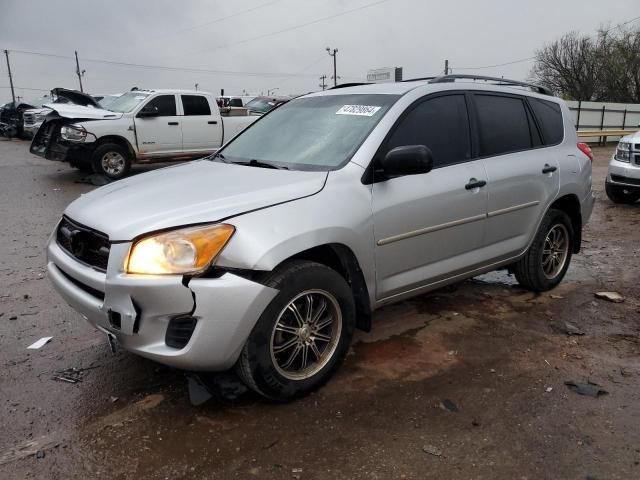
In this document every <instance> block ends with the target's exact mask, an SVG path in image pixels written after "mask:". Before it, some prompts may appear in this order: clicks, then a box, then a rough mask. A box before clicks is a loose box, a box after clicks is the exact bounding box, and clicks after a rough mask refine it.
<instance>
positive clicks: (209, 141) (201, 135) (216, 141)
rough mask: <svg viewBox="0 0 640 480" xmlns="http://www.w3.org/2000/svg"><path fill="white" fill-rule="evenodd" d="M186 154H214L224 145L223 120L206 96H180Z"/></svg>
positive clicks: (183, 141)
mask: <svg viewBox="0 0 640 480" xmlns="http://www.w3.org/2000/svg"><path fill="white" fill-rule="evenodd" d="M180 99H181V102H182V111H183V115H182V145H183V149H184V152H185V153H197V152H212V151H214V150H216V149H218V148H220V146H221V145H222V120H221V119H220V113H219V110H218V109H217V108H214V107H212V106H211V105H210V104H209V99H208V98H207V97H206V96H205V95H196V94H189V95H180Z"/></svg>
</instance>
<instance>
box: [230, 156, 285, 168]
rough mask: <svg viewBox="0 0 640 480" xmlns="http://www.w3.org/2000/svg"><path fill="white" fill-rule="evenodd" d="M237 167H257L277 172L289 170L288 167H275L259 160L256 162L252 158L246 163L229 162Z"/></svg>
mask: <svg viewBox="0 0 640 480" xmlns="http://www.w3.org/2000/svg"><path fill="white" fill-rule="evenodd" d="M231 163H235V164H237V165H246V166H248V167H259V168H275V169H277V170H289V167H285V166H284V165H276V164H275V163H269V162H263V161H261V160H256V159H255V158H252V159H251V160H249V161H248V162H231Z"/></svg>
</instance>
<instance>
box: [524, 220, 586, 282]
mask: <svg viewBox="0 0 640 480" xmlns="http://www.w3.org/2000/svg"><path fill="white" fill-rule="evenodd" d="M573 243H574V232H573V225H572V224H571V219H570V218H569V216H568V215H567V214H566V213H565V212H563V211H561V210H555V209H551V210H549V211H548V212H547V214H546V215H545V217H544V218H543V219H542V222H541V224H540V227H539V228H538V232H537V233H536V236H535V238H534V239H533V242H532V243H531V245H530V246H529V249H528V250H527V252H526V253H525V254H524V256H523V257H522V258H521V259H520V260H518V261H517V262H516V263H515V264H514V265H513V272H514V273H515V276H516V279H517V280H518V283H520V285H522V286H523V287H524V288H526V289H528V290H533V291H534V292H544V291H546V290H551V289H552V288H554V287H556V286H557V285H558V284H559V283H560V282H561V281H562V279H563V278H564V275H565V274H566V273H567V269H568V268H569V263H570V262H571V254H572V252H573Z"/></svg>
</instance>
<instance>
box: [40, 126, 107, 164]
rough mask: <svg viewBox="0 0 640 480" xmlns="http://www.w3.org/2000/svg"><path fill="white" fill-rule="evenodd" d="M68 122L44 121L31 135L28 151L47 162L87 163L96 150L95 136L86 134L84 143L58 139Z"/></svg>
mask: <svg viewBox="0 0 640 480" xmlns="http://www.w3.org/2000/svg"><path fill="white" fill-rule="evenodd" d="M69 122H70V121H69V120H65V119H60V118H54V119H52V120H46V121H45V122H44V123H43V124H42V125H41V126H39V128H38V129H37V130H36V131H35V133H34V135H33V140H32V141H31V146H30V147H29V151H30V152H31V153H32V154H34V155H37V156H39V157H43V158H46V159H47V160H55V161H59V162H69V163H87V162H89V161H90V160H91V156H92V155H93V152H94V150H95V148H96V138H95V135H93V134H90V133H88V134H87V135H88V138H87V141H85V142H69V141H65V140H63V139H62V138H61V137H60V128H61V127H62V126H63V125H65V123H69Z"/></svg>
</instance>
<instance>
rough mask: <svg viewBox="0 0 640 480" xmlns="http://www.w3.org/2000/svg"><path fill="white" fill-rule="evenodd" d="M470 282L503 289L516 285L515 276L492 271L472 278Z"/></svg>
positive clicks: (500, 271) (504, 272)
mask: <svg viewBox="0 0 640 480" xmlns="http://www.w3.org/2000/svg"><path fill="white" fill-rule="evenodd" d="M471 281H472V282H476V283H483V284H487V285H500V286H503V287H504V286H506V287H514V286H517V285H518V281H517V280H516V277H515V275H511V274H510V273H509V272H508V271H507V270H494V271H493V272H489V273H485V274H483V275H478V276H477V277H473V279H472V280H471Z"/></svg>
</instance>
